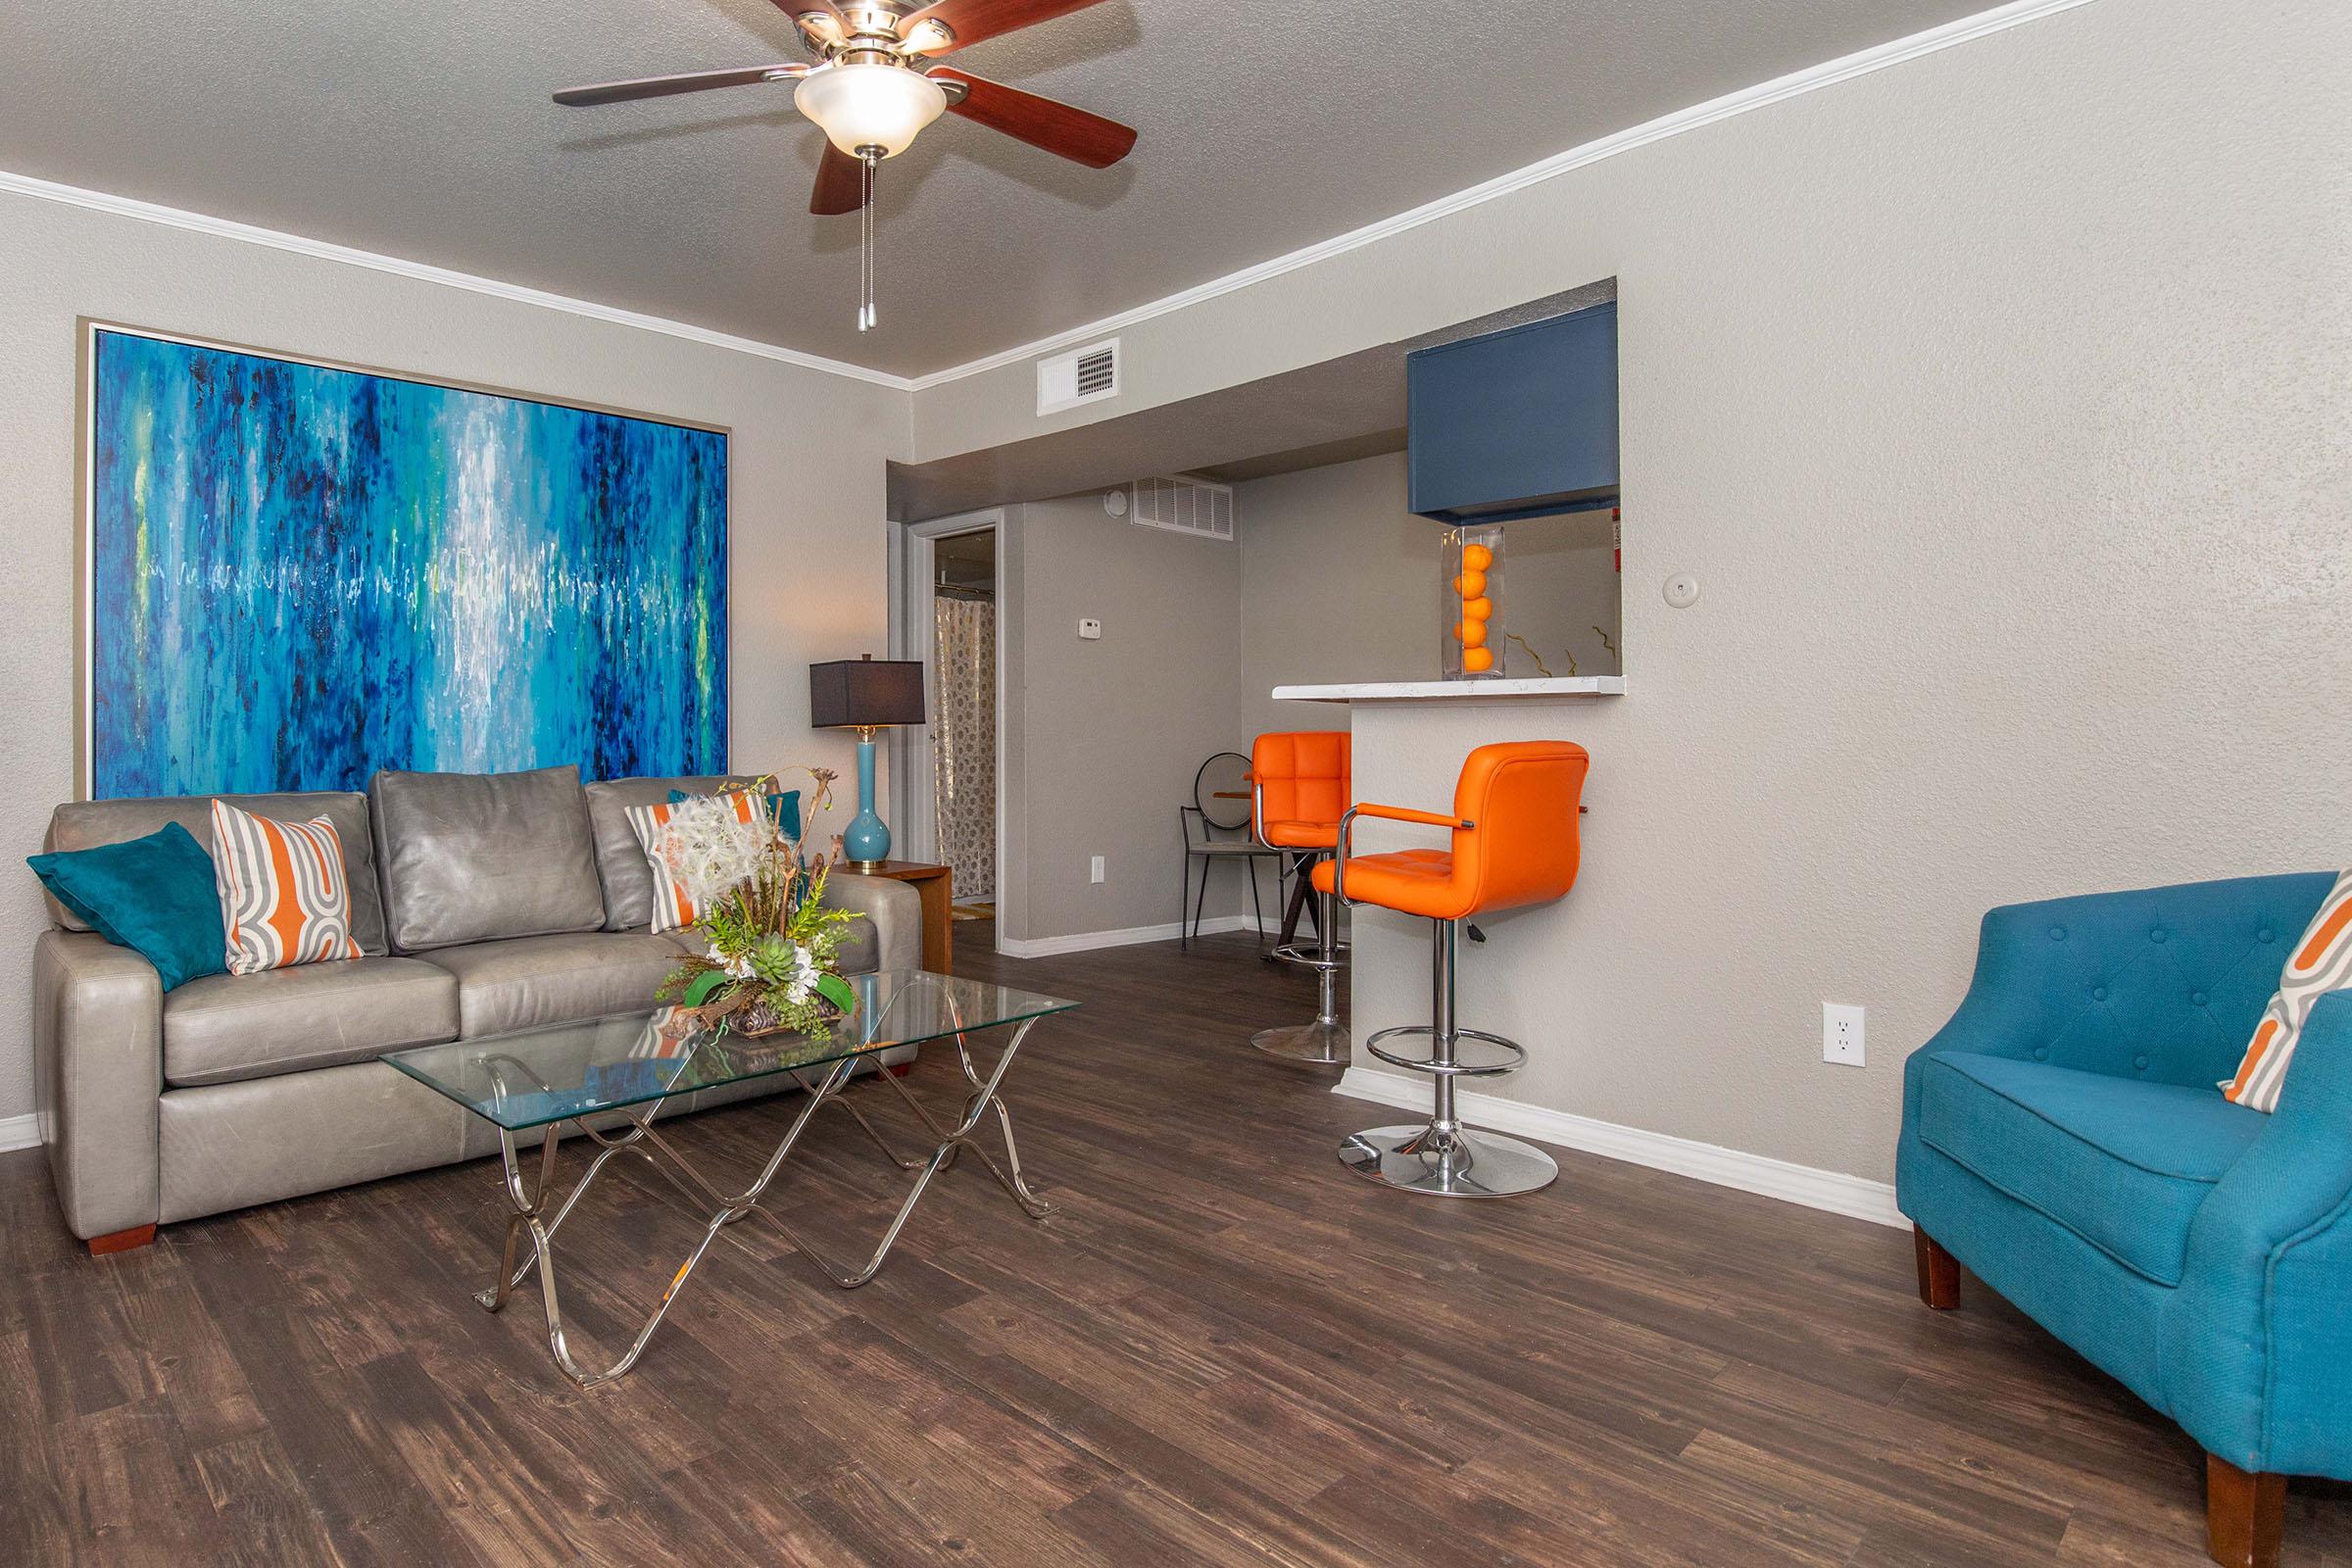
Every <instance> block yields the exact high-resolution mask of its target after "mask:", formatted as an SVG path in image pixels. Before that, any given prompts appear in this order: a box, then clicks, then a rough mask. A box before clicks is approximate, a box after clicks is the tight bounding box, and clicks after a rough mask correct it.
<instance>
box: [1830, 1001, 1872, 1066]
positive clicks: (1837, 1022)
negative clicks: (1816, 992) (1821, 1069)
mask: <svg viewBox="0 0 2352 1568" xmlns="http://www.w3.org/2000/svg"><path fill="white" fill-rule="evenodd" d="M1821 1059H1822V1060H1824V1061H1834V1062H1836V1063H1838V1065H1839V1066H1840V1067H1859V1066H1861V1065H1862V1009H1861V1008H1860V1007H1858V1006H1854V1005H1851V1004H1848V1003H1843V1002H1825V1003H1823V1004H1822V1005H1821Z"/></svg>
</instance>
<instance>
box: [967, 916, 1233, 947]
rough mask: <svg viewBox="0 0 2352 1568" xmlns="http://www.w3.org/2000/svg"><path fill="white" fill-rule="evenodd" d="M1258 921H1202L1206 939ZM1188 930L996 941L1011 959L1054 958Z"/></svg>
mask: <svg viewBox="0 0 2352 1568" xmlns="http://www.w3.org/2000/svg"><path fill="white" fill-rule="evenodd" d="M1256 929H1257V924H1256V922H1255V921H1253V920H1251V919H1250V916H1248V915H1246V914H1219V915H1212V916H1211V917H1210V918H1208V919H1206V920H1203V921H1201V935H1202V936H1204V937H1213V936H1220V935H1223V934H1224V933H1225V932H1228V931H1254V930H1256ZM1185 930H1186V927H1185V926H1184V924H1183V923H1182V922H1180V921H1176V920H1170V921H1168V922H1167V923H1166V924H1165V925H1131V926H1128V927H1126V928H1125V929H1124V930H1119V931H1079V932H1074V933H1072V934H1071V935H1069V936H1066V937H1027V938H1022V937H1005V936H1001V937H999V938H997V951H998V952H999V953H1002V954H1004V955H1005V956H1006V957H1008V958H1051V957H1054V956H1056V955H1059V954H1064V953H1091V952H1093V951H1094V950H1095V949H1097V948H1132V947H1134V946H1136V945H1137V944H1138V943H1143V942H1173V941H1175V940H1176V939H1177V938H1178V937H1181V936H1182V935H1184V933H1185Z"/></svg>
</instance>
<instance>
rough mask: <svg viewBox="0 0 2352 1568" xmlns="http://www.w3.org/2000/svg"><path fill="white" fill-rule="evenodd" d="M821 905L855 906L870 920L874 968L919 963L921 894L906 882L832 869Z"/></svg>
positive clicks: (841, 907)
mask: <svg viewBox="0 0 2352 1568" xmlns="http://www.w3.org/2000/svg"><path fill="white" fill-rule="evenodd" d="M825 905H826V907H829V908H835V909H856V910H857V911H858V913H859V914H862V915H864V916H865V917H866V918H867V919H868V920H870V921H872V922H873V926H874V967H875V968H877V969H920V968H921V967H922V966H923V896H922V895H921V894H919V893H917V892H916V891H915V890H914V889H913V888H911V887H909V886H908V885H907V884H906V883H904V882H900V881H897V880H895V879H893V878H891V877H886V876H859V875H857V874H855V873H853V872H847V871H836V872H834V873H833V874H832V875H830V876H828V877H826V878H825Z"/></svg>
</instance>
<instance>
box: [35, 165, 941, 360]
mask: <svg viewBox="0 0 2352 1568" xmlns="http://www.w3.org/2000/svg"><path fill="white" fill-rule="evenodd" d="M0 191H8V192H13V193H14V194H16V195H19V196H30V197H32V198H34V199H35V200H38V201H46V202H58V203H62V204H63V205H65V206H68V207H84V208H88V209H89V210H90V211H92V212H99V213H111V214H113V215H114V216H115V217H118V218H133V219H137V220H138V221H141V222H147V223H161V224H163V225H164V226H165V227H167V228H182V229H186V230H188V231H189V232H191V233H197V234H211V235H214V236H215V237H217V238H221V239H233V240H241V241H243V242H244V243H245V244H248V245H266V246H268V247H269V248H270V249H271V250H280V251H290V252H292V253H293V254H295V255H297V256H309V257H313V258H315V259H317V260H319V261H323V262H340V263H342V264H343V265H345V266H347V267H365V268H368V269H369V270H372V271H377V272H390V273H392V274H393V275H394V276H397V277H408V278H414V279H416V280H417V281H418V282H423V283H438V284H440V285H442V286H443V287H446V288H462V289H465V290H466V291H468V292H470V293H474V294H487V295H489V296H490V297H491V298H493V299H502V300H512V301H514V302H515V304H518V305H535V306H538V307H539V308H541V309H542V310H550V311H563V312H565V313H567V314H569V315H572V316H582V317H586V318H587V319H590V320H593V321H606V322H610V323H611V324H613V325H614V326H628V327H635V328H636V329H638V330H639V331H643V332H660V333H662V335H663V336H665V337H675V338H684V339H685V340H686V341H688V342H690V343H704V344H708V345H710V346H711V348H718V349H731V350H733V351H734V352H736V353H738V354H751V355H757V356H758V357H759V358H760V359H763V360H775V361H777V362H779V363H781V364H784V365H797V366H799V367H801V368H803V369H809V370H821V371H823V372H824V373H825V374H827V375H842V376H848V377H849V378H850V379H852V380H854V381H865V382H869V383H871V384H872V385H875V386H884V387H888V388H890V389H891V390H892V391H894V392H906V391H908V390H910V389H911V388H912V387H913V384H914V383H913V382H911V381H909V380H908V379H907V377H905V376H903V375H892V374H890V373H889V372H887V371H884V370H876V369H871V368H867V367H865V366H862V365H852V364H850V363H848V362H847V361H845V360H828V359H824V358H822V357H821V356H818V355H814V354H804V353H802V352H801V351H800V350H798V349H788V348H783V347H780V346H778V345H777V344H774V343H762V342H760V341H758V340H757V339H754V338H748V337H737V336H735V335H734V334H733V333H731V332H718V331H713V330H712V329H711V328H710V327H707V326H696V325H695V324H694V323H692V322H691V321H673V320H671V319H669V318H667V317H664V316H648V315H646V314H645V313H644V312H642V311H625V310H622V309H621V308H620V307H619V306H616V305H600V304H598V303H597V302H596V301H594V300H580V299H573V298H572V297H570V296H569V295H567V294H551V293H549V292H548V291H547V290H545V289H537V288H526V287H524V286H523V285H522V284H520V283H506V282H501V281H500V280H499V279H497V278H495V277H481V276H477V275H476V274H474V273H472V272H460V271H454V270H451V269H449V268H446V267H434V266H432V265H430V264H429V263H425V262H413V261H409V260H407V259H406V258H404V257H399V256H383V255H379V254H377V253H376V252H374V251H364V250H359V249H357V248H355V247H353V246H350V245H336V244H332V243H330V242H328V241H326V240H322V239H311V238H308V237H307V236H304V235H301V234H288V233H285V232H284V231H282V230H279V229H274V228H263V227H260V226H258V225H257V224H253V223H240V222H238V221H235V220H233V219H227V218H215V217H213V216H211V215H210V214H208V213H191V212H186V211H183V210H182V209H180V208H177V207H165V206H162V205H160V204H158V203H155V202H143V201H139V200H137V199H135V198H133V197H129V196H117V195H114V194H112V193H110V192H107V191H102V190H85V189H83V188H82V187H80V186H78V185H63V184H60V183H58V182H57V181H56V180H53V179H36V178H34V177H33V176H32V175H30V174H19V173H15V172H10V171H8V170H0Z"/></svg>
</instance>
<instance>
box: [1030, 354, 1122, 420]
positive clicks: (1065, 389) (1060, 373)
mask: <svg viewBox="0 0 2352 1568" xmlns="http://www.w3.org/2000/svg"><path fill="white" fill-rule="evenodd" d="M1118 395H1119V340H1118V339H1117V338H1115V337H1114V338H1111V339H1108V340H1107V341H1105V342H1102V343H1097V344H1095V345H1094V346H1093V347H1091V348H1083V349H1073V350H1071V351H1070V352H1069V353H1067V354H1056V355H1055V356H1054V358H1052V359H1050V360H1040V361H1038V362H1037V412H1038V413H1040V414H1058V413H1060V412H1061V411H1062V410H1063V409H1074V408H1076V407H1078V405H1079V404H1081V403H1100V402H1102V401H1103V399H1104V398H1115V397H1117V396H1118Z"/></svg>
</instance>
